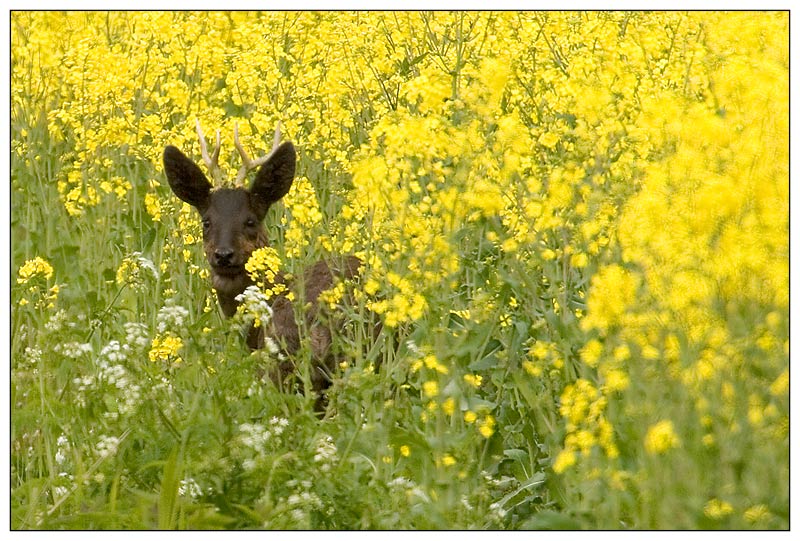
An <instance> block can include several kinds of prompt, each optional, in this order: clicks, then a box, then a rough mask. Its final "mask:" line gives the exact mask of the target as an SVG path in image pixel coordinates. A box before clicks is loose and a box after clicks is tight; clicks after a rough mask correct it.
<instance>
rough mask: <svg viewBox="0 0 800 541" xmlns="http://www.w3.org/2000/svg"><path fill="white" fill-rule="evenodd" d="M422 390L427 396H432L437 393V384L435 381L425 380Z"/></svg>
mask: <svg viewBox="0 0 800 541" xmlns="http://www.w3.org/2000/svg"><path fill="white" fill-rule="evenodd" d="M422 392H423V394H424V395H425V396H426V397H428V398H433V397H435V396H436V395H438V394H439V384H438V383H437V382H435V381H426V382H425V383H423V384H422Z"/></svg>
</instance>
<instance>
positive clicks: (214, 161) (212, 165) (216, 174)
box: [197, 118, 222, 184]
mask: <svg viewBox="0 0 800 541" xmlns="http://www.w3.org/2000/svg"><path fill="white" fill-rule="evenodd" d="M197 136H198V137H199V138H200V153H201V154H202V155H203V161H204V162H205V163H206V167H208V172H209V173H210V174H211V177H212V178H213V179H214V183H215V184H219V181H220V177H221V176H222V175H221V171H220V168H219V147H220V140H219V130H217V144H216V146H215V147H214V155H213V156H211V157H209V156H208V148H207V147H206V138H205V137H204V136H203V130H202V129H201V128H200V119H199V118H198V119H197Z"/></svg>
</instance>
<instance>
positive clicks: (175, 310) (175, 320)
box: [156, 301, 189, 334]
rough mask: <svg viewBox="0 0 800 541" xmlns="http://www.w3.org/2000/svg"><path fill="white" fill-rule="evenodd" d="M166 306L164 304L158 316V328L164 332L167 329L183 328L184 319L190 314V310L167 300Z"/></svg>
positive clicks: (177, 329)
mask: <svg viewBox="0 0 800 541" xmlns="http://www.w3.org/2000/svg"><path fill="white" fill-rule="evenodd" d="M167 302H168V304H167V305H166V306H162V307H161V309H160V310H159V311H158V315H157V316H156V321H157V322H158V323H157V325H156V329H158V332H159V333H161V334H163V333H164V332H166V331H167V330H171V331H179V330H181V329H182V328H183V320H184V319H186V316H188V315H189V311H188V310H187V309H186V308H184V307H183V306H177V305H174V304H171V303H170V302H169V301H167Z"/></svg>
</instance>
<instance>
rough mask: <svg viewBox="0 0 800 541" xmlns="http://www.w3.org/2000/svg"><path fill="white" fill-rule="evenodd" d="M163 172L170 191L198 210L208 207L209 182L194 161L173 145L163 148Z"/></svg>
mask: <svg viewBox="0 0 800 541" xmlns="http://www.w3.org/2000/svg"><path fill="white" fill-rule="evenodd" d="M164 172H165V173H166V174H167V181H169V187H170V188H172V191H173V192H174V193H175V195H177V196H178V197H179V198H180V199H182V200H183V201H186V202H187V203H189V204H190V205H192V206H193V207H195V208H196V209H197V210H199V211H200V212H203V211H204V210H205V209H206V207H208V196H209V194H210V193H211V183H210V182H209V181H208V179H207V178H206V176H205V175H204V174H203V172H202V171H201V170H200V168H199V167H198V166H197V164H196V163H194V162H193V161H192V160H190V159H189V158H187V157H186V156H184V155H183V153H182V152H181V151H180V150H178V149H177V148H175V147H174V146H168V147H166V148H165V149H164Z"/></svg>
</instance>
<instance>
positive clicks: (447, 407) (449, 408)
mask: <svg viewBox="0 0 800 541" xmlns="http://www.w3.org/2000/svg"><path fill="white" fill-rule="evenodd" d="M455 410H456V401H455V400H454V399H453V397H450V398H448V399H447V400H445V401H444V403H443V404H442V411H443V412H445V413H446V414H447V415H453V412H454V411H455Z"/></svg>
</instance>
